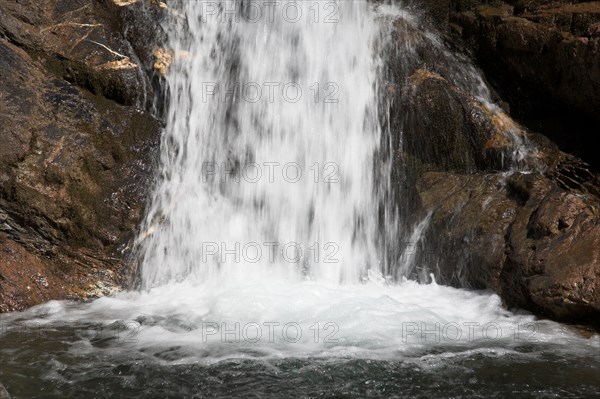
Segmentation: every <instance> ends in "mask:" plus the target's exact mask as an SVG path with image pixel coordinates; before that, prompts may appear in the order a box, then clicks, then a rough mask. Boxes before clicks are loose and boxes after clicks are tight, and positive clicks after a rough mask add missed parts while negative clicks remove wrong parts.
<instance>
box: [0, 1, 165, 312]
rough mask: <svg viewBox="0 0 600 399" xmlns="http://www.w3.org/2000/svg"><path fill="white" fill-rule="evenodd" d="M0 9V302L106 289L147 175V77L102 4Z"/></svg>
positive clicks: (155, 128)
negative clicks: (0, 254) (0, 253)
mask: <svg viewBox="0 0 600 399" xmlns="http://www.w3.org/2000/svg"><path fill="white" fill-rule="evenodd" d="M0 14H2V18H1V19H0V75H1V76H2V82H3V83H2V85H0V126H2V128H1V129H0V140H1V141H2V143H3V145H2V146H1V147H0V236H1V239H0V252H2V256H1V257H0V275H2V278H0V310H1V311H3V312H6V311H11V310H21V309H24V308H25V307H27V306H31V305H34V304H37V303H40V302H43V301H47V300H49V299H64V298H71V299H77V298H86V297H87V296H88V295H87V294H88V292H92V291H93V292H94V293H95V295H102V294H106V293H108V292H110V291H111V290H113V289H118V288H119V287H122V286H123V285H124V284H126V283H127V280H128V277H129V276H128V274H129V272H130V271H131V267H132V265H130V262H129V261H127V258H126V254H127V253H128V252H127V251H128V246H129V245H130V242H131V241H132V238H133V236H134V234H135V231H136V229H137V226H138V223H139V219H140V217H141V214H142V212H143V208H144V204H145V198H146V194H147V190H148V188H149V187H150V185H151V184H152V159H154V155H153V154H154V152H155V151H156V148H157V145H158V144H157V143H158V139H159V135H160V123H159V122H158V121H157V120H156V119H155V118H154V117H152V116H151V115H150V114H149V113H148V112H146V111H145V110H144V109H145V108H146V106H147V104H146V101H145V100H143V99H144V98H147V97H148V96H149V95H150V94H151V93H152V90H151V89H150V94H148V88H149V87H150V85H149V84H148V79H149V78H148V76H147V75H146V74H145V72H144V71H143V70H142V69H141V68H139V65H138V61H136V58H137V57H136V56H135V53H133V52H132V51H131V49H132V46H131V45H130V44H129V43H128V41H127V40H126V39H125V38H124V37H123V36H122V34H121V33H120V32H121V31H120V30H119V29H120V24H119V23H116V22H115V21H118V16H116V15H114V14H111V13H110V9H109V8H107V7H105V5H103V3H102V2H95V1H94V2H87V1H80V2H78V1H75V2H68V4H67V3H65V2H60V1H43V2H41V3H40V2H29V1H18V2H17V1H4V2H2V4H0ZM150 102H151V101H150ZM136 105H137V106H136Z"/></svg>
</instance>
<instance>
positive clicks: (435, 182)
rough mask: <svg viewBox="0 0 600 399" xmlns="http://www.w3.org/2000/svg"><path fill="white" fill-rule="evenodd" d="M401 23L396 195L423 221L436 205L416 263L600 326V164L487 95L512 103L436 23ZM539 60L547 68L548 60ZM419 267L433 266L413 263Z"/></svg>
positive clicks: (402, 209)
mask: <svg viewBox="0 0 600 399" xmlns="http://www.w3.org/2000/svg"><path fill="white" fill-rule="evenodd" d="M481 18H483V17H481ZM498 18H499V19H498V21H501V20H502V18H500V17H498ZM396 28H397V33H396V34H395V37H394V39H395V42H396V44H395V46H396V49H397V50H398V51H392V52H391V59H390V60H389V68H390V69H391V71H390V72H389V73H388V81H389V82H390V83H389V84H391V86H392V87H393V88H394V90H392V91H391V93H389V94H388V96H389V98H390V99H389V103H390V108H391V112H390V131H391V141H392V143H393V145H392V147H393V148H392V154H393V176H394V180H393V182H394V189H395V196H394V197H395V198H396V202H397V207H398V212H399V213H400V214H402V216H403V218H401V219H405V220H410V221H411V222H412V225H413V226H414V225H417V224H418V223H419V222H420V221H421V220H423V219H424V218H425V215H428V214H430V215H431V216H430V222H429V225H428V227H427V228H426V230H425V233H424V235H423V237H422V238H421V240H420V241H419V242H418V243H410V244H411V245H416V246H417V248H418V249H419V252H418V253H417V255H416V264H418V265H420V266H421V268H427V269H428V271H429V272H432V273H434V275H435V276H436V279H437V280H438V282H441V283H444V284H449V285H453V286H456V287H471V288H478V289H491V290H493V291H495V292H496V293H498V294H499V295H500V296H501V297H502V298H503V300H504V302H505V303H506V305H507V306H509V307H521V308H526V309H529V310H532V311H533V312H535V313H537V314H541V315H544V316H546V317H550V318H554V319H557V320H564V321H578V322H585V323H590V324H597V320H600V317H599V316H600V178H599V176H598V174H597V173H595V172H594V169H593V168H592V167H590V166H589V165H588V164H586V163H585V162H583V161H581V160H580V159H578V158H576V157H575V156H573V155H568V154H566V153H565V152H563V151H561V149H560V148H559V147H558V146H557V145H555V144H554V143H552V142H551V141H550V140H548V139H547V138H546V137H545V136H542V135H540V134H534V133H532V132H530V131H529V130H527V129H526V128H524V127H521V126H520V125H519V124H517V123H515V122H513V121H512V120H511V118H510V117H509V116H508V115H507V113H506V112H505V111H504V110H503V109H502V108H501V107H500V106H495V105H493V104H490V103H489V102H486V101H484V100H483V98H485V97H487V98H489V100H490V101H494V102H496V103H497V104H498V105H501V104H502V103H501V101H499V98H498V97H497V95H496V94H495V93H493V92H486V91H485V90H483V91H482V89H481V88H480V87H479V86H480V83H482V82H481V81H480V80H478V79H477V71H475V70H473V69H469V67H468V66H467V64H466V61H464V60H462V59H461V58H460V57H459V56H455V55H452V54H451V53H450V52H448V51H445V50H444V49H445V48H446V47H444V45H443V41H442V40H441V39H440V40H432V39H431V37H430V36H429V35H427V34H424V33H423V32H424V31H425V30H426V29H427V25H424V26H419V27H418V29H417V27H415V26H412V25H411V23H408V22H406V21H404V22H403V21H399V22H396ZM511 40H512V39H511ZM454 45H455V46H457V47H461V44H460V42H455V43H454ZM511 45H515V44H514V43H513V44H511ZM409 51H412V54H411V57H409V58H410V60H411V61H410V62H407V56H406V54H407V52H409ZM488 56H489V57H490V60H492V59H494V60H496V59H497V58H498V57H499V58H501V60H500V61H498V62H500V63H502V62H511V61H510V57H508V56H507V58H502V57H503V55H498V56H496V58H491V55H488ZM490 60H488V61H490ZM490 62H491V61H490ZM587 67H589V68H594V64H593V63H590V64H588V65H587ZM531 68H532V71H531V72H530V73H531V74H536V73H537V74H538V75H543V74H544V73H547V71H544V70H543V69H544V67H543V66H542V65H541V64H540V65H533V66H531ZM536 68H537V69H540V71H537V72H536ZM550 68H552V67H550ZM571 72H572V71H569V73H571ZM577 73H583V72H577ZM592 76H593V73H592ZM588 78H590V77H589V76H586V77H582V78H581V79H588ZM540 85H541V83H540ZM565 90H567V89H566V88H565ZM577 90H579V89H578V88H577V86H573V87H572V88H571V92H570V95H574V94H575V93H576V91H577ZM530 93H531V91H530ZM595 95H596V96H597V98H596V99H598V98H600V92H596V93H595ZM558 96H559V95H558V93H554V94H553V98H555V97H558ZM566 116H568V115H566ZM598 125H599V124H596V125H595V126H596V127H598ZM541 133H545V132H544V131H541ZM411 218H412V219H411ZM411 227H412V226H411V225H410V224H409V225H408V226H405V229H406V231H405V232H404V234H403V235H402V238H406V237H410V236H411ZM402 242H403V243H404V244H406V240H402ZM419 276H421V277H422V276H426V273H422V270H421V273H417V272H413V276H412V277H419Z"/></svg>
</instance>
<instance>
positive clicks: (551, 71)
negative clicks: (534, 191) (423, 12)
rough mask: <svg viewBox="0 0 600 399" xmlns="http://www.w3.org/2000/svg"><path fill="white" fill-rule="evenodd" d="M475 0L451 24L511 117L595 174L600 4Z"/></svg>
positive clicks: (599, 119)
mask: <svg viewBox="0 0 600 399" xmlns="http://www.w3.org/2000/svg"><path fill="white" fill-rule="evenodd" d="M481 3H482V2H475V4H472V5H471V6H470V7H466V8H465V9H464V11H462V12H458V13H456V12H455V13H451V17H450V22H451V24H453V25H454V26H457V27H459V29H457V30H455V32H457V33H458V36H460V39H461V40H462V41H464V42H465V43H466V44H467V46H468V47H469V49H470V51H471V52H472V54H473V56H474V59H475V60H476V62H477V64H478V65H480V66H481V67H482V69H483V70H484V71H485V73H486V76H487V77H488V79H489V80H490V81H491V82H492V84H493V85H494V87H495V88H496V90H497V91H498V92H499V94H500V95H501V96H502V98H503V99H504V100H505V101H507V102H508V103H509V104H510V106H511V109H513V110H514V113H513V114H514V116H515V117H516V118H518V119H519V120H520V121H522V123H524V124H525V125H527V126H528V127H529V128H530V129H531V130H535V131H541V132H543V133H544V134H546V135H547V136H548V137H550V138H551V139H553V140H554V141H555V142H556V143H557V144H558V145H559V146H560V147H561V149H562V150H563V151H566V152H571V153H574V154H575V155H577V156H579V157H580V158H583V159H584V160H585V161H587V162H588V163H590V164H591V165H592V166H593V167H594V168H595V170H598V168H599V167H600V164H599V163H598V161H597V159H598V158H597V157H596V156H595V153H594V150H592V148H593V143H594V140H595V136H596V135H597V132H598V126H599V125H600V113H599V112H598V110H599V109H600V37H599V36H598V35H597V26H598V24H599V23H600V2H597V1H591V2H578V3H573V4H571V2H566V1H555V2H548V1H507V3H510V4H505V3H501V2H499V3H495V4H496V5H494V6H493V7H492V6H489V5H480V4H481Z"/></svg>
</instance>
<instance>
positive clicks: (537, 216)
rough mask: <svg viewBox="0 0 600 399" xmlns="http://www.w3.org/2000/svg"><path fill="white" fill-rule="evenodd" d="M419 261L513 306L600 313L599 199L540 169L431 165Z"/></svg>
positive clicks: (569, 317)
mask: <svg viewBox="0 0 600 399" xmlns="http://www.w3.org/2000/svg"><path fill="white" fill-rule="evenodd" d="M418 190H419V195H420V198H421V200H422V206H423V207H424V208H425V209H426V210H428V211H432V212H433V214H432V218H431V225H430V226H429V229H428V230H427V233H426V237H425V240H426V243H427V247H428V248H429V250H428V252H427V253H423V254H422V255H421V261H422V262H423V263H424V264H426V265H428V266H429V267H430V268H431V270H432V271H433V272H434V273H435V274H436V276H437V278H438V279H439V280H440V281H441V282H443V283H446V284H451V285H454V286H457V287H472V288H488V289H492V290H494V291H495V292H497V293H498V294H499V295H500V296H501V297H502V298H503V300H504V301H505V303H506V304H507V305H508V306H511V307H521V308H526V309H530V310H532V311H534V312H536V313H538V314H542V315H545V316H547V317H551V318H554V319H558V320H564V321H579V322H581V321H583V322H589V323H595V322H596V321H597V320H598V316H600V201H599V200H598V198H597V197H593V196H587V195H581V194H577V193H573V192H569V191H566V190H563V189H561V188H559V187H558V186H557V185H556V184H555V183H554V182H552V181H551V180H550V179H548V178H546V177H544V176H541V175H539V174H535V173H531V174H523V173H514V174H509V175H506V174H478V175H471V176H466V175H457V174H451V173H439V172H431V173H427V174H425V175H423V176H422V178H421V179H420V181H419V182H418Z"/></svg>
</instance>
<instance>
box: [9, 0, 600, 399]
mask: <svg viewBox="0 0 600 399" xmlns="http://www.w3.org/2000/svg"><path fill="white" fill-rule="evenodd" d="M267 3H268V4H270V5H268V4H267ZM253 4H254V5H253ZM256 4H257V3H256V2H249V1H241V2H239V1H229V0H221V1H183V0H182V1H174V2H170V3H169V4H168V6H169V10H170V14H171V17H170V18H169V19H168V20H167V21H166V22H165V23H166V28H167V31H168V37H169V42H168V44H169V46H170V49H169V50H170V51H171V52H172V54H173V56H174V62H173V64H172V65H171V66H170V71H169V74H168V78H167V81H168V90H169V93H168V98H169V107H168V116H167V124H166V128H165V130H164V133H163V138H162V154H161V169H160V176H159V179H158V183H157V187H156V189H155V191H154V194H153V197H152V202H151V206H150V209H149V212H148V215H147V217H146V220H145V221H144V224H143V226H142V229H141V230H142V233H141V234H140V237H139V240H138V243H139V248H140V253H141V255H140V262H141V267H140V273H141V289H140V290H132V291H128V292H122V293H118V294H116V295H113V296H111V297H105V298H100V299H98V300H95V301H93V302H90V303H87V304H75V303H69V302H65V301H61V302H58V301H52V302H49V303H48V304H45V305H41V306H38V307H35V308H33V309H31V310H29V311H27V312H24V313H13V314H9V315H7V316H4V317H3V322H4V323H5V324H3V326H2V330H0V333H2V337H3V342H2V343H3V347H1V348H0V353H1V354H2V356H3V359H2V364H3V366H5V367H3V368H0V377H1V378H2V379H4V378H5V376H9V377H10V378H11V379H12V381H11V387H13V388H14V389H15V390H18V391H19V392H21V393H22V394H23V395H24V396H27V395H28V394H31V395H37V393H39V391H40V390H41V389H43V390H44V392H45V394H44V396H46V397H67V396H69V395H72V396H78V397H81V396H83V395H84V394H90V395H92V394H93V395H97V394H98V392H118V393H119V394H120V395H122V396H128V397H147V396H157V395H158V396H165V397H171V396H172V397H182V396H183V397H192V396H194V397H196V396H226V397H238V396H242V397H248V396H250V394H252V393H254V394H256V395H257V396H258V395H264V396H271V397H298V396H303V397H309V396H318V395H323V396H331V395H344V396H351V397H367V396H375V397H390V396H397V395H402V396H403V397H404V396H406V397H438V396H440V395H441V396H444V395H447V396H461V395H464V394H465V392H467V394H469V395H471V394H472V395H473V396H477V395H479V397H486V396H493V395H495V396H511V397H518V396H522V397H530V396H531V392H533V390H535V392H536V394H540V395H542V396H543V395H544V394H548V395H550V396H553V395H556V394H557V392H560V394H561V395H562V396H564V393H565V389H568V390H570V392H572V393H573V395H575V396H578V395H579V396H582V395H587V394H590V393H598V392H600V386H598V384H597V381H596V382H594V381H595V377H594V375H593V374H594V372H597V368H595V366H593V364H592V363H593V362H592V361H591V360H593V359H594V356H593V354H592V355H590V353H593V352H594V351H598V349H599V348H600V345H599V343H598V342H597V340H594V339H585V338H583V337H581V336H579V335H577V334H575V333H574V332H572V331H571V330H569V329H568V328H566V327H564V326H561V325H559V324H556V323H553V322H550V321H540V320H536V319H535V318H534V317H533V316H531V315H528V314H523V313H512V312H510V311H508V310H505V309H504V308H503V307H502V305H501V301H500V299H499V297H498V296H496V295H492V294H490V293H488V292H478V291H472V290H458V289H454V288H450V287H443V286H439V285H437V284H436V283H435V281H433V282H432V283H431V284H418V283H416V282H414V281H406V280H405V279H403V277H406V276H408V275H410V274H411V271H412V270H413V269H415V268H416V269H419V268H420V266H422V265H418V264H416V262H417V258H416V257H415V253H414V249H413V248H410V247H408V246H407V247H406V248H394V247H397V246H398V241H399V238H400V237H401V236H403V235H404V236H408V237H409V238H410V241H411V242H410V243H408V244H409V245H415V244H419V245H421V244H420V240H421V236H422V234H423V232H424V231H425V230H426V229H427V224H428V222H429V217H430V216H427V217H425V218H424V220H422V221H421V223H417V224H416V226H415V228H414V229H413V230H412V231H411V230H410V228H408V229H406V230H408V232H399V231H400V230H402V229H401V228H399V227H398V225H399V222H402V221H400V220H398V219H399V216H398V215H399V213H398V212H396V210H395V209H394V205H393V204H391V201H390V198H391V194H390V171H391V157H390V155H389V154H391V153H392V152H393V151H394V148H391V146H389V142H390V140H389V134H390V132H389V131H386V129H387V128H385V129H384V128H383V127H382V126H385V118H386V109H381V108H380V107H381V105H380V103H379V102H380V100H381V98H380V97H381V92H382V87H381V85H382V82H381V79H382V73H381V69H382V64H383V60H382V54H381V53H382V51H383V49H384V48H386V47H389V45H390V43H386V38H389V32H387V31H386V29H387V26H388V25H389V24H390V20H389V19H390V17H391V18H392V19H393V18H403V19H404V20H406V21H409V22H412V20H413V17H411V16H410V15H409V14H406V13H403V14H399V13H398V12H397V11H394V8H393V7H387V8H386V7H381V6H380V4H379V3H378V2H373V3H371V2H367V1H346V0H339V1H311V2H308V1H307V2H293V1H291V0H289V1H288V0H286V1H283V0H280V1H279V3H278V5H274V4H273V3H270V2H265V3H264V4H263V3H260V4H261V7H258V8H257V7H256V6H255V5H256ZM424 37H425V38H426V39H427V40H430V41H431V43H432V45H433V46H434V47H436V48H438V49H439V51H440V54H442V55H443V56H444V57H446V58H447V62H448V63H450V64H452V67H453V68H454V69H453V70H454V71H455V73H454V74H453V75H452V76H454V77H455V79H456V81H457V84H458V83H460V85H461V87H462V89H463V90H465V91H471V92H472V93H473V95H474V96H476V97H479V98H480V99H481V101H482V102H486V101H487V99H486V96H487V95H488V93H487V92H486V89H485V87H483V86H482V80H481V79H480V78H479V76H478V75H477V74H476V71H475V70H474V69H473V68H472V67H470V66H468V65H467V66H465V65H466V64H465V60H462V59H458V58H456V57H454V56H453V55H452V54H451V53H449V52H448V51H447V50H445V49H443V47H442V44H441V43H439V42H438V41H437V39H436V38H435V37H434V36H432V35H430V34H424ZM397 45H398V46H402V45H406V49H405V50H406V52H405V53H403V54H404V56H405V57H406V62H407V63H411V62H412V63H415V62H418V61H419V60H418V58H417V57H418V54H416V52H414V51H413V50H412V49H411V43H410V42H409V41H407V42H402V43H399V44H397ZM488 105H489V107H490V109H491V110H492V111H494V110H495V111H494V112H500V111H498V110H497V109H496V108H494V107H493V106H492V105H491V104H488ZM382 115H383V119H384V123H380V122H381V121H382ZM511 126H512V125H511ZM509 128H510V126H509ZM507 134H511V132H510V131H507ZM515 141H516V142H517V144H519V139H518V137H517V138H516V139H515ZM515 148H516V149H517V150H518V149H519V148H520V147H519V146H518V145H517V146H516V147H515ZM516 153H519V151H516ZM386 154H387V155H386ZM520 154H521V155H523V154H525V155H523V156H526V155H527V151H525V152H520ZM517 155H518V154H517ZM518 158H519V156H517V157H516V158H515V159H516V160H517V161H518ZM405 244H406V243H405ZM424 244H425V245H426V244H427V243H424ZM394 254H397V255H394ZM424 270H425V268H421V269H420V273H422V272H423V271H424ZM390 275H392V278H390V277H389V276H390ZM394 281H396V282H395V283H394ZM41 334H45V335H43V337H44V339H43V340H41V341H40V340H38V338H39V337H40V336H42V335H41ZM22 339H25V340H26V341H27V345H26V346H25V348H22V346H23V345H22V343H21V340H22ZM15 348H20V349H18V350H17V349H15ZM565 358H569V366H570V367H569V368H565V365H564V359H565ZM29 363H35V364H38V365H39V366H38V367H34V368H31V367H29V366H28V364H29ZM24 365H27V366H24ZM525 367H526V368H527V369H528V373H530V375H531V377H530V378H529V379H527V380H525V382H524V383H523V384H520V385H518V384H517V385H511V384H508V383H506V381H508V382H510V383H512V382H513V381H524V380H523V378H522V375H521V373H520V371H519V370H522V369H523V368H525ZM5 370H8V371H5ZM22 370H26V371H22ZM556 370H561V371H562V372H564V373H566V374H564V375H567V376H568V377H569V378H571V379H569V378H566V379H565V381H558V382H557V379H556V378H555V376H556ZM465 375H467V376H468V381H467V377H465ZM492 375H493V376H495V378H490V376H492ZM560 375H561V376H562V375H563V374H560ZM499 376H505V377H499ZM573 379H574V380H577V379H582V380H583V381H584V383H583V384H582V385H576V386H575V385H573V383H572V382H571V380H573ZM307 381H308V382H307ZM98 386H100V387H101V389H99V388H98ZM548 387H550V388H548Z"/></svg>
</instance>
